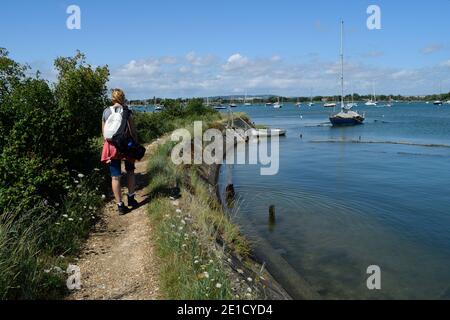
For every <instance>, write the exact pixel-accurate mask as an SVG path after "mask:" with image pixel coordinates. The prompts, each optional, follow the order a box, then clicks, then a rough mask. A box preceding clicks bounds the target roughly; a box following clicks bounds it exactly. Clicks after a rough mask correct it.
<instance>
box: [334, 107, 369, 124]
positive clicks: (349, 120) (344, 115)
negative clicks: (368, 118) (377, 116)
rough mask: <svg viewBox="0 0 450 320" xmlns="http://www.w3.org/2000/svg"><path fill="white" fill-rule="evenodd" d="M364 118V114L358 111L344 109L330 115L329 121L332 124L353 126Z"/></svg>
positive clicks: (361, 122) (360, 122) (362, 121)
mask: <svg viewBox="0 0 450 320" xmlns="http://www.w3.org/2000/svg"><path fill="white" fill-rule="evenodd" d="M364 120H365V118H364V116H363V115H360V114H359V113H358V112H355V111H350V110H345V109H343V110H342V111H341V112H339V113H338V114H335V115H334V116H331V117H330V122H331V124H332V125H333V126H354V125H358V124H363V123H364Z"/></svg>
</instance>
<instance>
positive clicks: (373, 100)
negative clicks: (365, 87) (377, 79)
mask: <svg viewBox="0 0 450 320" xmlns="http://www.w3.org/2000/svg"><path fill="white" fill-rule="evenodd" d="M372 89H373V97H372V98H371V99H370V100H369V101H367V102H366V106H369V107H374V106H377V105H378V102H377V96H376V95H375V85H374V84H373V83H372Z"/></svg>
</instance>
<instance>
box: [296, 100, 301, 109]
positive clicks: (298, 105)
mask: <svg viewBox="0 0 450 320" xmlns="http://www.w3.org/2000/svg"><path fill="white" fill-rule="evenodd" d="M295 105H296V106H297V107H299V108H300V107H301V106H302V103H301V102H300V98H297V103H296V104H295Z"/></svg>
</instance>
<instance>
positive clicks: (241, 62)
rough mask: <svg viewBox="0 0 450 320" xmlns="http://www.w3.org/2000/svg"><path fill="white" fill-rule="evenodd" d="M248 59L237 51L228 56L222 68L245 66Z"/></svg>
mask: <svg viewBox="0 0 450 320" xmlns="http://www.w3.org/2000/svg"><path fill="white" fill-rule="evenodd" d="M248 62H249V59H248V58H247V57H243V56H241V55H240V54H239V53H235V54H233V55H232V56H230V57H229V58H228V61H227V63H226V64H225V65H223V68H224V69H225V70H236V69H240V68H243V67H245V66H247V64H248Z"/></svg>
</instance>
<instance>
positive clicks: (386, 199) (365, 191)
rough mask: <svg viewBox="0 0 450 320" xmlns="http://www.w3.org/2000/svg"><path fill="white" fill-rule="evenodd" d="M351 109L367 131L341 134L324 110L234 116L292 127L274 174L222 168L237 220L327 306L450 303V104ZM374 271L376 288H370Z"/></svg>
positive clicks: (270, 261) (272, 261)
mask: <svg viewBox="0 0 450 320" xmlns="http://www.w3.org/2000/svg"><path fill="white" fill-rule="evenodd" d="M355 109H356V110H358V111H360V112H365V114H366V122H365V124H364V125H362V126H356V127H345V128H333V127H331V126H330V125H329V122H328V116H329V114H330V113H331V110H329V109H325V108H323V107H322V106H321V105H316V106H314V107H302V108H297V107H296V106H294V105H289V104H285V106H284V108H283V109H274V108H272V107H266V106H264V105H254V106H246V107H238V108H236V109H235V110H233V111H243V112H246V113H247V114H248V115H249V116H250V117H251V119H252V121H254V122H256V123H257V124H265V125H268V126H271V127H281V128H284V129H286V130H287V136H286V137H284V138H283V137H282V138H280V170H279V173H278V174H277V175H275V176H261V175H260V168H259V166H257V165H253V166H252V165H233V166H232V165H224V166H223V167H222V172H221V175H220V187H221V190H222V191H223V189H224V187H225V185H227V184H229V183H233V184H234V186H235V189H236V198H237V205H236V206H237V207H238V208H239V210H236V212H237V215H236V216H235V219H236V220H237V221H238V222H239V223H240V224H241V226H242V228H243V232H244V233H245V234H246V236H247V237H249V238H250V239H251V240H252V241H253V244H254V247H255V248H258V247H259V246H260V245H261V246H262V243H264V244H265V245H264V249H263V250H260V251H262V252H261V254H262V258H261V259H263V260H264V261H266V262H267V265H268V266H269V269H272V270H270V271H272V272H273V273H274V274H277V275H279V279H281V280H280V282H282V284H284V285H285V286H286V288H291V289H292V288H296V287H298V286H308V288H309V290H311V291H312V292H314V293H317V294H318V295H319V297H321V298H324V299H450V105H447V106H442V107H436V106H433V105H426V104H420V103H417V104H395V105H394V107H393V108H387V107H366V106H362V107H358V108H355ZM300 135H302V136H303V137H302V138H300ZM270 206H275V211H276V222H275V224H270V223H269V219H268V212H269V207H270ZM279 261H283V264H280V263H279ZM371 265H377V266H379V267H380V268H381V285H382V288H381V290H375V291H372V290H368V288H367V286H366V280H367V278H368V277H369V275H368V274H367V268H368V266H371ZM286 266H288V267H289V268H286ZM293 272H294V273H295V274H294V273H293ZM297 276H300V277H301V278H302V279H303V280H304V282H298V281H297V280H296V279H298V277H297ZM288 290H289V289H288ZM289 291H290V293H291V294H292V295H293V296H294V298H301V297H300V296H296V295H297V293H296V292H297V291H296V290H289Z"/></svg>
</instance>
